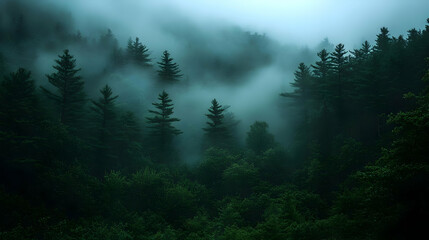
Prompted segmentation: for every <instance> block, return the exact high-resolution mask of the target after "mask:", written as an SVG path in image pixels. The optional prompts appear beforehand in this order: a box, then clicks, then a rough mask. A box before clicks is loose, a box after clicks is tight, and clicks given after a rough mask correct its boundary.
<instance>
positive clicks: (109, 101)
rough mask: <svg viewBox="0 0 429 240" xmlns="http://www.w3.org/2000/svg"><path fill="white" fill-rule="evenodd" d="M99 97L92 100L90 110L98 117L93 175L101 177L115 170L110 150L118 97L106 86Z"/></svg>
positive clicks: (115, 160) (114, 157)
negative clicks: (96, 99)
mask: <svg viewBox="0 0 429 240" xmlns="http://www.w3.org/2000/svg"><path fill="white" fill-rule="evenodd" d="M100 93H101V97H100V98H99V99H98V101H94V100H92V101H91V102H92V104H93V106H92V107H91V109H92V110H93V111H94V112H95V113H96V115H97V117H98V119H97V120H98V121H99V122H98V123H97V126H96V127H95V129H96V131H97V132H96V133H95V134H96V139H95V144H94V148H95V161H96V162H95V164H94V166H93V169H94V173H95V174H96V175H97V176H100V177H101V176H103V174H104V173H105V172H106V171H109V170H112V169H117V168H118V162H117V157H116V156H115V153H114V152H113V151H112V148H113V147H114V145H115V142H114V134H115V132H114V130H115V128H114V126H113V125H114V120H115V112H114V106H115V100H116V99H117V98H118V97H119V96H118V95H116V96H113V92H112V89H111V88H110V87H109V86H108V85H107V84H106V86H104V87H103V88H102V89H101V90H100Z"/></svg>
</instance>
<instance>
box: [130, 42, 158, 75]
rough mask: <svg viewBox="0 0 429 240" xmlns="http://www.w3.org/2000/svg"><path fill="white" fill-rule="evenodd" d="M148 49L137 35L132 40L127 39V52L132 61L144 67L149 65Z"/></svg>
mask: <svg viewBox="0 0 429 240" xmlns="http://www.w3.org/2000/svg"><path fill="white" fill-rule="evenodd" d="M148 51H149V49H148V48H147V47H146V45H143V44H142V43H141V42H140V41H139V38H138V37H136V40H134V41H132V40H131V38H130V39H129V40H128V46H127V53H128V58H129V59H130V60H131V61H132V63H134V64H136V65H139V66H142V67H146V68H147V67H151V66H152V64H151V61H152V60H151V59H150V58H149V56H150V54H149V53H148Z"/></svg>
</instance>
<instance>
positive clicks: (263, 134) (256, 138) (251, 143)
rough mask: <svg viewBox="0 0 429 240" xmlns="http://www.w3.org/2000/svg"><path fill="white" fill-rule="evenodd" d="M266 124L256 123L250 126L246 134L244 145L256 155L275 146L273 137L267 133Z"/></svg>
mask: <svg viewBox="0 0 429 240" xmlns="http://www.w3.org/2000/svg"><path fill="white" fill-rule="evenodd" d="M267 129H268V124H267V123H266V122H258V121H256V122H255V123H253V124H252V125H251V126H250V131H249V132H248V133H247V138H246V144H247V147H248V148H250V149H252V150H253V151H254V152H255V153H256V154H262V153H264V152H265V151H266V150H268V149H270V148H273V147H274V146H275V142H274V135H272V134H271V133H269V132H268V131H267Z"/></svg>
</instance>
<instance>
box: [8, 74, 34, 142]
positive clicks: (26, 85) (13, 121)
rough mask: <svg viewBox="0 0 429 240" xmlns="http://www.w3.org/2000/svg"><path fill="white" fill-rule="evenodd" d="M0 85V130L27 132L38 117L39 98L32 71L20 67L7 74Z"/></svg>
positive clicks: (17, 132)
mask: <svg viewBox="0 0 429 240" xmlns="http://www.w3.org/2000/svg"><path fill="white" fill-rule="evenodd" d="M0 86H1V88H0V102H1V103H2V104H0V130H4V131H11V132H14V133H16V134H26V131H29V130H31V129H30V128H31V123H32V122H34V121H35V120H36V118H38V115H37V114H38V112H37V109H38V99H37V96H36V93H35V86H34V81H33V80H32V79H31V72H30V71H27V70H25V69H23V68H19V69H18V71H16V72H15V73H10V75H9V76H5V77H4V81H2V82H1V85H0Z"/></svg>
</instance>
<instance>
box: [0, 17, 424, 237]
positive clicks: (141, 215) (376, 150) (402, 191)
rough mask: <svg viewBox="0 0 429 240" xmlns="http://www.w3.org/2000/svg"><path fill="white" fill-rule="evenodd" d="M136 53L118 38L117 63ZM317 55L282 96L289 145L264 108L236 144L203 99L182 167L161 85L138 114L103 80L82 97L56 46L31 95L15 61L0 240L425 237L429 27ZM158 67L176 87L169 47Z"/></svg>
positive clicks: (2, 136)
mask: <svg viewBox="0 0 429 240" xmlns="http://www.w3.org/2000/svg"><path fill="white" fill-rule="evenodd" d="M22 36H23V35H21V37H22ZM12 37H15V35H14V34H11V38H12ZM102 39H104V40H103V41H104V46H106V47H108V46H110V50H111V53H112V54H113V55H108V56H107V57H112V56H116V55H115V54H119V52H120V51H119V50H118V49H117V46H116V44H115V43H114V42H112V41H111V39H112V34H111V32H110V31H109V32H108V34H107V35H105V36H104V37H103V38H102ZM109 39H110V40H109ZM147 51H148V50H147V48H146V46H144V45H142V44H141V43H140V42H139V39H138V38H136V40H135V41H134V42H133V41H131V40H130V42H129V44H128V49H127V54H128V57H130V59H132V61H131V62H129V61H124V62H121V61H120V59H117V60H118V61H119V62H120V63H121V64H125V65H126V64H135V65H141V66H143V67H149V66H150V59H149V55H148V53H147ZM0 56H1V55H0ZM317 56H318V57H319V60H318V61H316V62H315V63H314V64H313V65H306V64H304V63H301V64H299V66H298V70H297V71H296V73H295V79H294V82H292V84H291V85H292V87H293V91H292V92H287V93H279V94H280V95H281V96H283V97H284V98H283V97H282V98H280V97H279V99H280V100H281V101H287V102H288V103H290V104H288V105H287V109H285V111H287V112H288V113H290V115H293V116H294V120H295V121H294V122H293V126H292V127H293V129H294V131H293V134H294V135H293V141H292V142H291V143H290V144H289V147H288V149H285V148H284V147H282V145H281V144H278V143H277V142H276V139H275V137H274V135H273V134H272V133H270V131H269V130H268V129H269V125H268V123H267V122H262V121H256V122H255V123H253V124H252V125H251V126H250V127H249V130H248V132H247V136H246V139H245V142H246V144H245V145H242V144H240V143H239V142H236V141H233V140H232V139H233V136H232V135H233V133H232V129H231V126H233V125H234V124H235V120H234V119H233V118H232V117H230V119H229V120H228V119H227V117H226V116H227V115H226V114H225V110H226V108H225V107H224V106H222V105H220V104H219V103H218V102H217V100H216V99H214V100H213V101H212V102H211V107H210V108H209V109H208V112H209V113H207V114H206V115H205V116H206V117H207V118H208V122H207V126H206V127H205V128H204V129H201V135H203V134H205V137H206V138H207V139H208V141H207V144H206V146H205V148H204V150H201V159H200V161H198V162H197V163H195V164H194V165H191V164H187V161H186V160H187V159H186V153H185V154H183V155H180V154H178V152H180V149H179V147H178V144H177V142H176V141H175V140H176V138H178V137H179V136H178V135H180V134H181V133H182V131H181V130H179V129H178V128H176V127H175V126H173V123H174V124H175V123H178V122H179V121H180V119H178V118H176V117H173V113H174V105H173V100H172V99H170V96H169V95H168V94H167V92H166V91H163V92H162V93H160V94H159V96H158V100H159V102H156V103H153V104H152V105H153V106H154V107H155V110H149V114H148V115H144V116H139V115H137V114H134V113H132V112H130V111H128V109H127V108H126V107H124V106H121V105H119V104H117V101H119V100H120V98H119V96H118V95H115V94H114V92H115V93H116V91H115V89H112V88H111V87H110V86H109V85H107V84H106V85H104V87H103V88H102V89H101V90H100V91H99V93H100V94H101V96H99V99H98V100H91V101H90V103H91V104H88V105H90V106H88V105H86V104H85V103H86V100H87V97H86V95H85V90H93V89H92V88H91V87H92V86H91V84H90V82H89V80H85V81H84V78H82V77H81V76H80V75H78V73H80V72H79V71H80V68H77V66H80V65H78V63H79V59H75V58H74V57H73V56H72V55H71V54H70V53H69V51H68V50H65V51H64V54H63V55H61V56H59V59H58V60H56V65H55V66H54V69H55V70H56V72H54V73H52V74H50V75H47V78H48V79H47V82H46V83H50V84H51V85H52V86H51V87H53V88H52V89H51V88H50V87H47V86H45V85H46V84H43V86H45V87H42V88H41V89H42V91H40V92H39V91H38V90H39V88H37V87H36V86H35V82H34V81H33V80H32V75H31V73H30V72H29V71H27V70H25V69H23V68H19V69H18V70H16V72H12V73H10V74H9V75H6V76H5V77H4V78H3V79H2V81H1V85H0V103H1V104H0V150H1V155H2V157H1V158H0V212H1V218H0V239H56V240H57V239H142V240H143V239H186V240H191V239H228V240H230V239H415V238H416V237H417V236H419V234H424V233H425V230H426V229H425V228H426V227H427V224H428V219H429V207H428V202H429V162H428V156H429V147H428V146H429V86H428V84H429V59H428V57H429V25H428V26H426V29H424V30H423V31H418V30H415V29H413V30H410V31H409V35H408V37H407V38H404V37H402V36H399V37H398V38H396V37H390V36H389V32H388V30H387V28H382V29H381V33H380V34H379V35H377V40H376V42H375V46H374V47H371V46H370V45H369V43H368V42H365V43H364V44H363V45H362V48H361V49H355V50H353V51H350V52H347V51H346V49H345V46H344V45H343V44H338V45H337V46H336V47H335V50H334V51H333V52H332V53H330V52H328V51H327V50H322V51H320V52H319V53H318V54H317ZM2 59H3V58H0V60H1V61H0V70H2V71H3V70H4V69H6V66H7V64H6V63H7V59H4V60H2ZM425 59H428V63H427V64H428V65H425V64H426V63H425ZM128 60H129V59H128ZM3 62H5V63H3ZM119 62H118V63H117V64H116V65H115V64H114V65H115V66H116V67H120V65H121V64H119ZM159 64H160V70H159V71H158V73H159V77H160V78H161V80H163V81H165V83H168V82H176V84H179V82H178V80H179V78H180V77H181V74H180V70H179V69H178V65H177V64H176V63H173V62H172V58H170V57H169V53H168V52H167V51H166V52H164V55H163V58H162V59H161V62H160V63H159ZM84 67H85V66H82V68H84ZM422 79H423V81H422ZM45 81H46V79H45ZM97 89H98V88H97ZM422 89H424V90H423V91H422ZM412 92H413V93H412ZM121 97H122V95H121ZM207 104H208V103H207ZM201 115H202V118H204V113H201ZM142 119H146V122H145V124H146V126H145V127H144V128H143V127H142V126H143V121H142ZM231 119H232V120H231ZM227 120H228V121H229V122H228V121H227ZM183 131H185V130H184V129H183ZM183 135H184V134H183ZM243 142H244V139H243ZM180 156H182V157H180ZM183 156H184V157H183Z"/></svg>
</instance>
